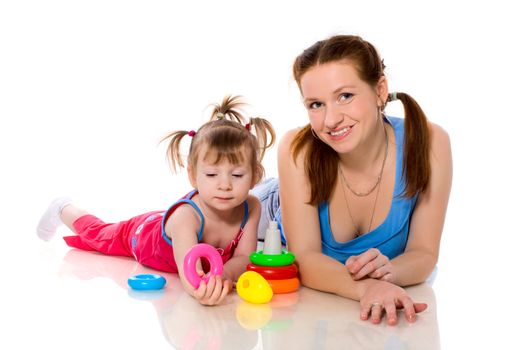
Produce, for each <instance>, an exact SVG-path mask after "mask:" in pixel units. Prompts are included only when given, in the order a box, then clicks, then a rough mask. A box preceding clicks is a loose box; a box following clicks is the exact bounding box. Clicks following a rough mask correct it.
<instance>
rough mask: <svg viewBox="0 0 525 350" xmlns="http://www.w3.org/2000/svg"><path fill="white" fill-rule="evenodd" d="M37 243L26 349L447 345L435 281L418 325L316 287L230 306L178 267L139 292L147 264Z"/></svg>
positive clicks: (425, 291)
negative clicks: (197, 288)
mask: <svg viewBox="0 0 525 350" xmlns="http://www.w3.org/2000/svg"><path fill="white" fill-rule="evenodd" d="M32 248H33V249H34V251H33V253H34V257H35V259H34V260H35V265H34V266H33V267H32V269H31V270H32V271H31V272H30V274H31V276H32V277H31V279H32V281H31V283H27V284H25V288H22V289H21V290H19V292H20V293H22V294H25V297H24V298H20V297H21V295H18V296H17V297H16V298H17V299H16V300H18V301H19V302H20V301H22V302H23V305H22V304H20V305H19V306H20V309H19V313H18V317H19V320H18V322H21V323H25V324H26V325H27V327H21V328H17V329H15V333H18V334H10V336H13V335H14V336H15V337H16V338H17V339H18V342H19V343H18V345H19V346H20V347H22V345H24V344H27V345H30V344H34V342H35V339H38V343H39V344H40V346H41V348H62V347H64V348H66V347H69V348H75V349H88V348H89V349H91V348H101V349H110V348H127V349H146V348H150V349H170V348H175V349H210V350H211V349H232V350H233V349H338V348H352V349H439V348H440V336H439V326H438V318H437V310H438V309H437V305H436V300H435V299H436V298H435V296H434V292H433V290H432V288H431V287H430V286H429V285H427V284H423V285H420V286H416V287H413V288H410V293H411V294H412V295H413V296H414V298H416V299H417V300H421V301H425V302H427V303H429V309H428V310H427V311H426V312H424V313H423V314H421V315H420V316H419V319H418V321H417V322H416V323H415V324H408V323H407V322H406V321H405V320H404V319H401V322H400V324H399V325H398V326H397V327H390V326H387V325H386V324H381V325H372V324H370V323H368V322H363V321H361V320H359V317H358V315H359V309H358V303H357V302H355V301H351V300H346V299H343V298H340V297H337V296H334V295H330V294H326V293H320V292H317V291H314V290H311V289H308V288H301V289H300V290H299V291H298V292H296V293H290V294H281V295H276V296H275V297H274V298H273V300H272V301H271V302H270V303H268V304H263V305H255V304H249V303H247V302H245V301H243V300H242V299H240V298H239V296H238V295H237V294H236V293H231V294H230V295H229V297H228V299H227V301H226V302H225V303H224V305H221V306H217V307H204V306H201V305H199V304H198V303H196V302H195V301H194V300H193V299H192V298H191V297H190V296H188V295H187V294H186V293H185V292H184V291H183V289H182V287H181V284H180V281H179V280H178V277H177V276H174V275H169V274H163V275H164V276H165V277H166V278H167V280H168V282H167V286H166V287H165V289H164V290H162V291H156V292H139V291H133V290H131V289H130V288H129V287H128V286H127V284H126V282H127V278H128V277H130V276H132V275H134V274H137V273H142V272H147V271H148V269H146V268H144V267H141V266H139V265H138V264H137V263H136V262H134V261H133V260H131V259H127V258H120V257H109V256H103V255H100V254H96V253H91V252H84V251H79V250H69V249H68V248H65V247H64V246H63V245H62V242H61V240H55V241H52V242H50V243H45V242H38V243H37V244H35V245H33V247H32ZM149 271H152V270H149ZM28 277H29V276H28ZM27 282H29V281H27ZM22 306H23V307H22ZM12 307H13V306H12ZM28 329H31V332H29V333H28V332H27V330H28Z"/></svg>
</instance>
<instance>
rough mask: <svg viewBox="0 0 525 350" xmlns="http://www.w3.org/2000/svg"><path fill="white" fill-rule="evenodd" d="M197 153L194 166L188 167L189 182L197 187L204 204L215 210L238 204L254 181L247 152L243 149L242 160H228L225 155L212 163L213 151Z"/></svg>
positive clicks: (246, 195) (214, 157) (226, 208)
mask: <svg viewBox="0 0 525 350" xmlns="http://www.w3.org/2000/svg"><path fill="white" fill-rule="evenodd" d="M201 153H202V154H201V155H199V157H198V159H197V164H196V168H195V169H189V170H188V172H189V178H190V182H191V184H192V186H193V187H195V188H196V189H197V190H198V191H199V196H200V198H201V199H202V200H203V201H204V202H205V204H206V205H208V206H210V207H212V208H214V209H216V210H219V211H221V210H230V209H233V208H235V207H237V206H239V205H241V204H242V203H243V202H244V201H245V200H246V198H248V193H249V191H250V189H252V188H253V186H254V185H255V184H254V176H253V171H252V168H251V165H250V154H249V153H248V152H246V151H244V154H243V158H244V159H243V161H242V162H241V163H239V164H232V163H230V161H229V160H228V159H227V157H223V159H221V161H220V162H218V163H215V160H216V155H215V154H214V152H213V151H211V152H208V153H209V154H208V157H206V158H205V157H204V154H205V152H201Z"/></svg>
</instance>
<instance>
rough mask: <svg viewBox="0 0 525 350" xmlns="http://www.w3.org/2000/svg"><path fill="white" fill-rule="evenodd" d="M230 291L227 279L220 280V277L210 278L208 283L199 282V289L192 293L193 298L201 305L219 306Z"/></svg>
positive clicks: (230, 287)
mask: <svg viewBox="0 0 525 350" xmlns="http://www.w3.org/2000/svg"><path fill="white" fill-rule="evenodd" d="M231 289H232V282H231V281H230V280H229V279H226V280H224V281H223V280H222V277H221V276H211V277H210V279H209V280H208V283H206V282H204V281H201V282H200V284H199V288H197V289H195V291H194V292H193V297H194V298H195V299H197V300H198V301H199V303H201V304H202V305H217V304H220V303H221V302H222V301H223V300H224V298H226V295H228V293H229V292H230V290H231Z"/></svg>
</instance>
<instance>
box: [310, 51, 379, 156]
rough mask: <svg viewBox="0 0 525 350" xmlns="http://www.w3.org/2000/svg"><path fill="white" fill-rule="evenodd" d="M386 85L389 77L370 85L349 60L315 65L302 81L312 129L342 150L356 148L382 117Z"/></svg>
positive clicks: (342, 151) (327, 142) (324, 139)
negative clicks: (379, 112)
mask: <svg viewBox="0 0 525 350" xmlns="http://www.w3.org/2000/svg"><path fill="white" fill-rule="evenodd" d="M383 85H384V86H383ZM383 87H384V88H386V79H384V78H381V79H380V81H379V82H378V84H377V86H375V87H374V86H370V85H369V84H368V83H367V82H365V81H363V80H362V79H361V78H360V77H359V74H358V72H357V70H356V69H355V67H354V65H353V64H352V63H351V62H349V61H336V62H330V63H325V64H321V65H318V66H315V67H313V68H311V69H309V70H308V71H306V73H304V75H303V76H302V78H301V81H300V88H301V92H302V95H303V101H304V105H305V107H306V109H307V110H308V116H309V118H310V125H311V127H312V130H313V131H314V132H315V133H316V134H317V136H318V137H319V138H320V139H321V140H322V141H323V142H325V143H326V144H328V145H329V146H330V147H332V148H333V149H334V150H335V151H336V152H338V153H346V152H349V151H351V150H353V149H355V148H356V147H357V146H358V145H359V143H360V141H361V140H362V139H363V138H366V137H367V135H368V134H369V133H371V131H372V130H373V128H374V127H375V125H376V123H377V121H378V120H379V118H378V107H379V106H381V105H382V101H381V99H380V97H379V95H380V94H379V91H380V89H381V88H383Z"/></svg>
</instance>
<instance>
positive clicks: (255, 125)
mask: <svg viewBox="0 0 525 350" xmlns="http://www.w3.org/2000/svg"><path fill="white" fill-rule="evenodd" d="M244 105H245V103H244V102H243V101H242V99H241V97H240V96H226V97H224V99H223V100H222V102H221V103H220V104H219V103H217V104H213V105H212V106H213V110H212V114H211V117H210V121H209V122H207V123H206V124H204V125H202V126H201V127H200V128H199V129H198V130H197V131H193V130H191V131H186V130H178V131H173V132H171V133H169V134H168V135H166V136H165V137H164V138H163V139H162V140H161V142H163V141H166V140H169V144H168V148H167V150H166V157H167V159H168V162H169V164H170V167H171V169H172V170H173V171H175V172H176V171H177V170H178V169H180V168H184V161H183V157H182V156H181V153H180V143H181V140H182V138H183V137H184V136H186V135H189V136H191V137H192V140H191V144H190V150H189V154H188V158H187V165H188V167H189V168H191V169H195V167H196V165H197V160H198V157H199V154H200V152H205V153H204V159H206V158H208V157H209V156H215V160H214V163H215V164H216V163H219V162H220V161H221V160H222V159H224V158H226V159H228V161H229V162H231V163H232V164H238V163H240V162H243V161H245V159H244V157H245V154H246V153H245V152H246V151H248V154H249V155H250V165H251V169H252V172H253V177H254V180H255V181H254V183H257V182H259V181H260V180H261V178H262V177H263V175H264V168H263V166H262V159H263V157H264V153H265V152H266V150H267V149H268V148H270V147H271V146H272V145H273V144H274V142H275V131H274V129H273V127H272V125H271V124H270V122H268V121H267V120H266V119H263V118H249V119H248V121H247V120H246V118H245V117H244V115H243V111H242V109H241V107H242V106H244ZM252 131H253V133H252Z"/></svg>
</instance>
